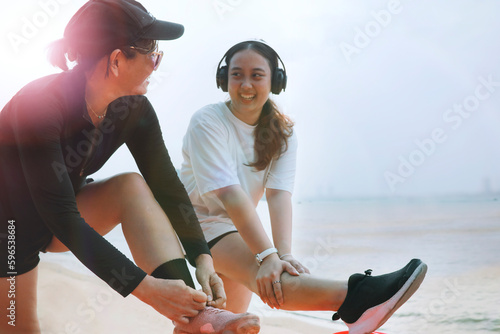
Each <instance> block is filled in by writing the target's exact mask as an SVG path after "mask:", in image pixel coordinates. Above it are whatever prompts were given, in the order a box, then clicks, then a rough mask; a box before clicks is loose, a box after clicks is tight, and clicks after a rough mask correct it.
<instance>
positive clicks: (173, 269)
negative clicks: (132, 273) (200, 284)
mask: <svg viewBox="0 0 500 334" xmlns="http://www.w3.org/2000/svg"><path fill="white" fill-rule="evenodd" d="M151 276H153V277H155V278H163V279H181V280H183V281H184V283H186V285H187V286H189V287H191V288H193V289H195V287H194V282H193V279H192V278H191V273H190V272H189V269H188V267H187V264H186V260H184V259H175V260H171V261H168V262H165V263H164V264H162V265H160V266H159V267H158V268H156V269H155V270H154V271H153V272H152V273H151Z"/></svg>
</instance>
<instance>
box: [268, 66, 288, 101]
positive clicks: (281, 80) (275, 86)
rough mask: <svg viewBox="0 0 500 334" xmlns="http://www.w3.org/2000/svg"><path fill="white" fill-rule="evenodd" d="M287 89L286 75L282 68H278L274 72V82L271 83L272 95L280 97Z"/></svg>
mask: <svg viewBox="0 0 500 334" xmlns="http://www.w3.org/2000/svg"><path fill="white" fill-rule="evenodd" d="M285 88H286V74H285V71H283V69H281V68H276V69H275V70H274V74H273V78H272V82H271V93H273V94H276V95H278V94H279V93H280V92H281V91H282V90H285Z"/></svg>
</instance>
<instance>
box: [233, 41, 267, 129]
mask: <svg viewBox="0 0 500 334" xmlns="http://www.w3.org/2000/svg"><path fill="white" fill-rule="evenodd" d="M228 68H229V70H228V92H229V96H230V97H231V104H230V109H231V112H232V113H233V114H234V115H235V116H236V117H237V118H239V119H240V120H242V121H243V122H245V123H247V124H250V125H255V124H256V123H257V121H258V119H259V116H260V113H261V112H262V107H263V106H264V104H265V103H266V101H267V99H268V98H269V93H270V92H271V79H272V75H271V68H270V66H269V63H268V61H267V59H266V58H264V57H263V56H261V55H260V54H259V53H257V52H255V51H253V50H249V49H247V50H242V51H239V52H237V53H236V54H234V56H233V57H232V58H231V60H230V63H229V66H228Z"/></svg>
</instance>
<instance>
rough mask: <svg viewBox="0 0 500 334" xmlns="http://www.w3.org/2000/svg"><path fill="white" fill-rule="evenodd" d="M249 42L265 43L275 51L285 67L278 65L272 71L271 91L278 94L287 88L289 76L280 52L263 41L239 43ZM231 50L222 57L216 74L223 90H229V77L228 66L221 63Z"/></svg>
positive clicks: (218, 86)
mask: <svg viewBox="0 0 500 334" xmlns="http://www.w3.org/2000/svg"><path fill="white" fill-rule="evenodd" d="M247 42H252V43H259V44H262V45H265V46H266V47H268V48H269V49H270V50H271V51H272V52H273V53H274V55H275V56H276V58H278V60H279V61H280V63H281V66H283V68H279V67H276V68H275V69H274V72H273V73H272V77H271V93H273V94H276V95H278V94H279V93H280V92H281V91H282V90H283V91H284V90H285V88H286V81H287V76H286V69H285V64H284V63H283V61H282V60H281V58H280V56H279V55H278V53H277V52H276V51H274V49H273V48H272V47H270V46H269V45H267V44H266V43H264V42H263V41H257V40H250V41H243V42H240V43H238V44H241V43H247ZM238 44H236V45H238ZM231 49H232V47H231V48H230V49H229V50H231ZM229 50H228V51H227V52H226V53H225V54H224V56H223V57H222V59H221V60H220V61H219V65H217V73H216V75H215V79H216V82H217V88H220V89H222V91H223V92H227V82H228V80H229V79H228V68H227V66H226V65H224V66H222V67H221V66H220V65H221V64H222V62H223V61H224V59H226V56H227V54H228V52H229Z"/></svg>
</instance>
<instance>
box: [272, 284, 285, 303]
mask: <svg viewBox="0 0 500 334" xmlns="http://www.w3.org/2000/svg"><path fill="white" fill-rule="evenodd" d="M272 285H273V291H274V296H275V297H276V300H277V302H278V308H279V307H280V306H281V305H284V304H285V300H284V296H283V290H281V287H282V285H281V281H274V282H273V283H272Z"/></svg>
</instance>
